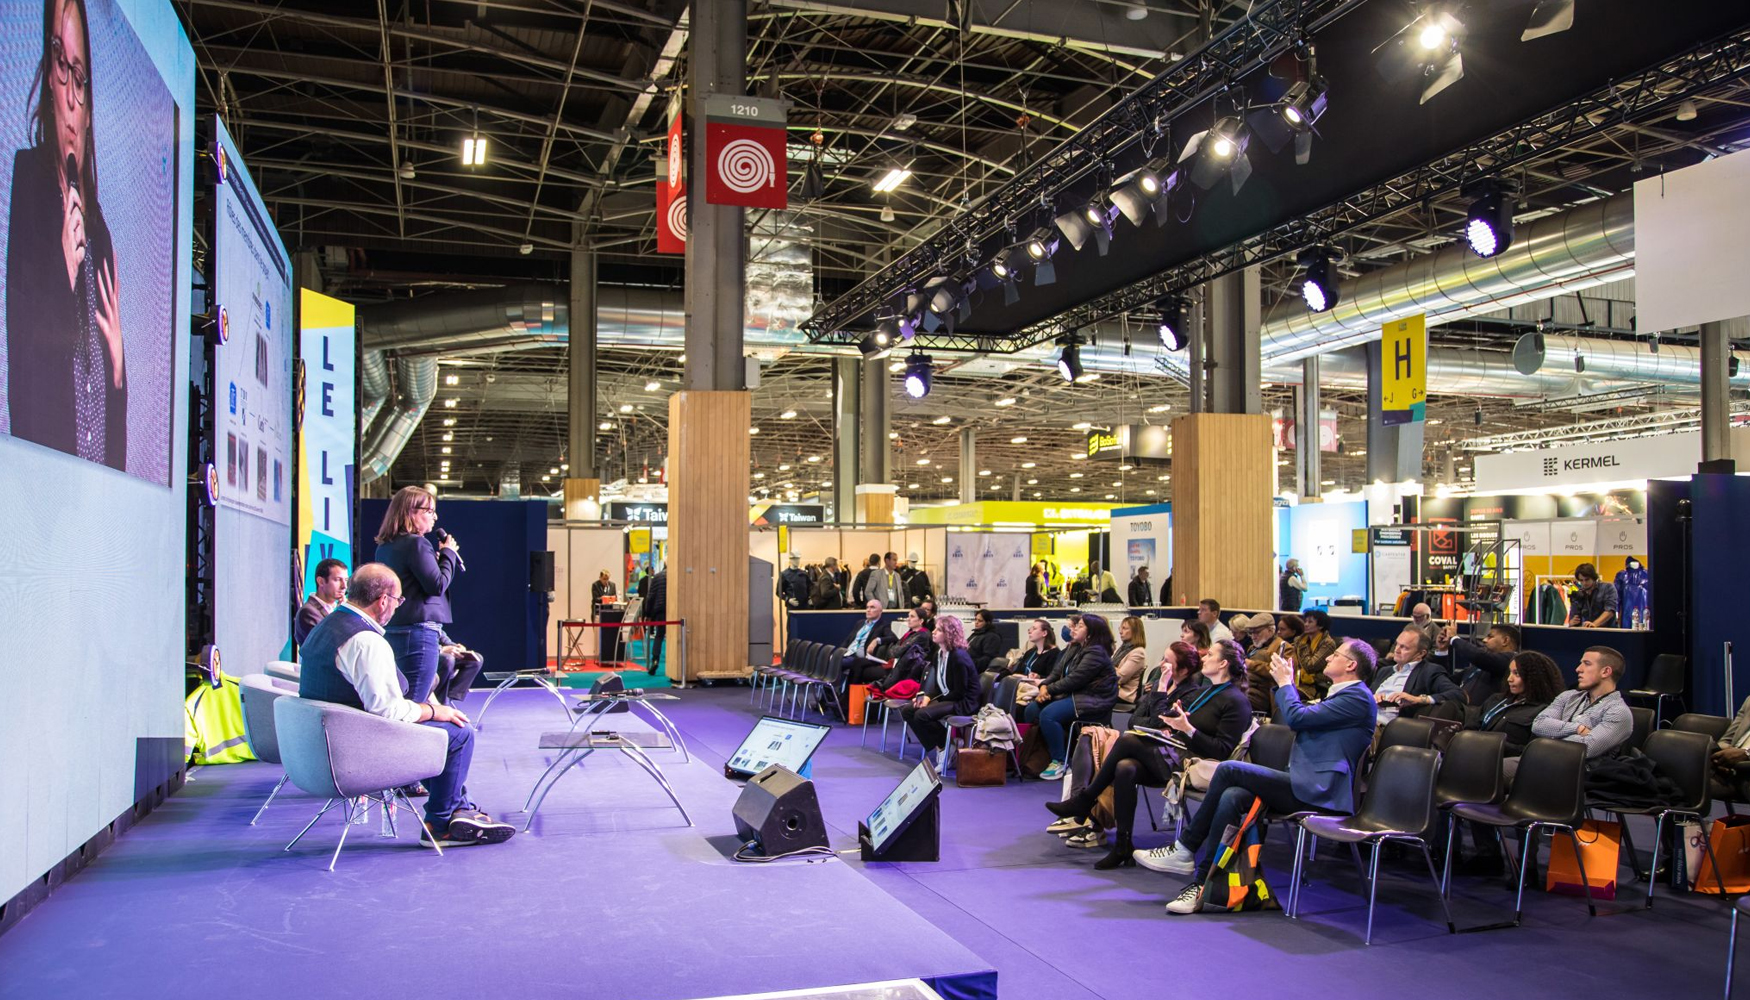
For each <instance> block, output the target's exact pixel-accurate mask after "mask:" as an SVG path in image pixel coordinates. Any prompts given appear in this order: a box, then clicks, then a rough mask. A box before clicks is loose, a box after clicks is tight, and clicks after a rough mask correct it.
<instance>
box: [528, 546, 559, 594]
mask: <svg viewBox="0 0 1750 1000" xmlns="http://www.w3.org/2000/svg"><path fill="white" fill-rule="evenodd" d="M529 589H530V590H532V591H534V592H536V593H538V594H546V593H551V592H552V590H553V553H551V552H531V553H529Z"/></svg>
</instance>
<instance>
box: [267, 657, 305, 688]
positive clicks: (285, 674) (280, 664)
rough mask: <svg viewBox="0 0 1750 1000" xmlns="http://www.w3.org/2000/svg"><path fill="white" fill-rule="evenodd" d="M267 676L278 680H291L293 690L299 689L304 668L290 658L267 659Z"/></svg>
mask: <svg viewBox="0 0 1750 1000" xmlns="http://www.w3.org/2000/svg"><path fill="white" fill-rule="evenodd" d="M267 676H269V677H272V678H274V679H276V680H282V681H289V682H290V683H291V685H292V691H293V692H296V691H297V690H298V682H299V680H300V679H301V677H302V676H303V673H302V668H301V667H300V666H299V665H298V664H296V663H293V662H292V661H290V660H269V661H267Z"/></svg>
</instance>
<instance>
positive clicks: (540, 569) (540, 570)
mask: <svg viewBox="0 0 1750 1000" xmlns="http://www.w3.org/2000/svg"><path fill="white" fill-rule="evenodd" d="M529 590H530V591H531V592H532V593H533V594H534V595H535V596H536V597H537V598H538V599H539V600H540V602H541V607H540V609H539V613H540V616H541V621H540V623H539V624H538V625H537V626H536V628H535V635H536V637H537V638H536V647H535V648H536V650H537V651H538V653H539V655H538V656H536V658H535V662H534V664H533V666H534V667H536V668H537V669H544V668H545V667H546V666H547V619H548V617H549V616H550V614H551V609H552V605H553V553H551V552H530V553H529Z"/></svg>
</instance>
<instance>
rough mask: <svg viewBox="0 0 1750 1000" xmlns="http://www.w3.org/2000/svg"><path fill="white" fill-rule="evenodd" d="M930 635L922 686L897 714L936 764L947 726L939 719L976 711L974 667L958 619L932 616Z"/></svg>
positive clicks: (939, 756) (962, 627) (939, 758)
mask: <svg viewBox="0 0 1750 1000" xmlns="http://www.w3.org/2000/svg"><path fill="white" fill-rule="evenodd" d="M930 638H931V640H932V641H933V643H934V646H935V650H936V655H935V657H934V658H933V659H932V661H931V663H930V664H929V668H928V670H927V672H926V674H925V676H924V688H923V690H922V691H920V692H918V695H917V697H915V698H913V699H912V702H911V704H909V705H907V706H905V707H904V708H901V709H900V710H899V714H900V717H901V718H903V719H904V720H905V724H906V725H908V726H910V727H911V731H912V735H914V736H916V737H917V738H918V745H919V746H921V747H923V748H924V750H925V751H926V752H928V753H930V754H932V758H931V759H932V760H933V761H934V762H937V763H939V762H940V761H941V753H942V748H943V747H945V746H947V743H948V726H947V724H946V723H945V722H944V721H943V720H945V719H947V718H948V717H949V716H951V715H972V714H974V713H975V712H977V711H978V669H977V668H976V667H975V666H973V663H972V654H970V653H969V652H967V649H966V635H965V626H963V625H961V624H960V619H958V618H955V617H954V616H953V615H943V616H942V617H940V618H938V619H936V628H935V630H934V632H933V633H932V634H931V636H930Z"/></svg>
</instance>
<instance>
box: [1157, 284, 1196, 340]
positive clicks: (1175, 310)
mask: <svg viewBox="0 0 1750 1000" xmlns="http://www.w3.org/2000/svg"><path fill="white" fill-rule="evenodd" d="M1160 309H1161V321H1160V324H1159V325H1158V326H1157V327H1156V328H1155V330H1156V332H1157V333H1158V334H1159V335H1160V338H1161V346H1162V347H1165V348H1166V349H1167V350H1169V351H1182V350H1184V349H1185V345H1186V344H1188V343H1190V341H1191V303H1189V302H1187V301H1185V299H1183V298H1182V297H1180V296H1177V295H1171V296H1168V297H1167V298H1164V299H1162V300H1161V305H1160Z"/></svg>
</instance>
